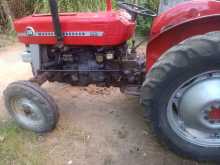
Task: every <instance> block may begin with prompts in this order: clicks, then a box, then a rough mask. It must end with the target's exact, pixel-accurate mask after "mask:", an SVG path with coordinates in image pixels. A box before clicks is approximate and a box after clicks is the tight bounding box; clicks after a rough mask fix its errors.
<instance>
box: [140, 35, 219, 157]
mask: <svg viewBox="0 0 220 165" xmlns="http://www.w3.org/2000/svg"><path fill="white" fill-rule="evenodd" d="M141 100H142V103H143V105H144V106H145V110H146V111H150V116H151V120H152V124H153V128H154V131H155V133H156V135H157V136H158V137H159V139H160V140H161V141H163V142H165V143H166V144H167V146H168V147H169V148H170V149H171V150H172V151H174V152H175V153H177V154H179V155H182V156H185V157H188V158H192V159H195V160H199V161H220V32H211V33H208V34H205V35H201V36H196V37H192V38H190V39H187V40H185V41H183V42H182V43H180V44H179V45H177V46H175V47H173V48H171V49H170V50H168V51H167V52H166V53H165V54H163V55H162V56H161V58H160V59H159V60H158V61H157V62H156V63H155V64H154V66H153V67H152V69H151V70H150V71H149V73H148V74H147V76H146V80H145V82H144V84H143V87H142V91H141Z"/></svg>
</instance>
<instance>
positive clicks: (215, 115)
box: [208, 108, 220, 123]
mask: <svg viewBox="0 0 220 165" xmlns="http://www.w3.org/2000/svg"><path fill="white" fill-rule="evenodd" d="M208 119H209V120H211V121H214V122H217V123H220V108H213V109H212V110H211V111H210V112H209V113H208Z"/></svg>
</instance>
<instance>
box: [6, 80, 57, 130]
mask: <svg viewBox="0 0 220 165" xmlns="http://www.w3.org/2000/svg"><path fill="white" fill-rule="evenodd" d="M4 99H5V105H6V109H7V111H8V112H9V114H10V115H11V116H12V118H13V119H14V120H15V121H16V122H17V123H18V124H19V125H20V126H21V127H23V128H25V129H28V130H31V131H34V132H36V133H45V132H49V131H51V130H53V129H54V128H55V126H56V124H57V121H58V117H59V114H58V107H57V105H56V103H55V101H54V100H53V99H52V97H50V96H49V95H48V94H47V92H46V91H44V90H43V89H41V88H40V86H38V85H37V84H34V83H31V82H29V81H18V82H14V83H12V84H10V85H9V86H8V87H7V88H6V90H5V91H4Z"/></svg>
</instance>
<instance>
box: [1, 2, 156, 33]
mask: <svg viewBox="0 0 220 165" xmlns="http://www.w3.org/2000/svg"><path fill="white" fill-rule="evenodd" d="M127 1H130V2H138V4H140V5H142V6H145V7H150V8H151V9H153V10H157V7H158V3H159V0H127ZM58 3H59V10H60V12H67V11H97V10H104V9H105V0H58ZM113 6H114V8H117V5H116V0H113ZM48 8H49V7H48V0H1V1H0V32H4V33H5V32H9V31H11V27H12V26H11V24H12V20H13V19H14V18H19V17H22V16H25V15H29V14H32V13H34V12H35V13H42V12H44V13H45V12H49V9H48ZM150 24H151V18H148V19H143V18H139V19H138V27H137V30H138V31H139V32H140V33H141V34H143V33H146V31H147V30H148V29H149V27H150Z"/></svg>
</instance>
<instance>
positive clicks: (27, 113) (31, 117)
mask: <svg viewBox="0 0 220 165" xmlns="http://www.w3.org/2000/svg"><path fill="white" fill-rule="evenodd" d="M10 105H11V109H12V112H13V114H14V115H13V116H14V117H15V119H16V120H17V121H18V122H19V123H20V124H22V125H24V126H25V127H38V126H40V125H42V124H43V123H44V116H43V114H42V113H41V111H40V107H39V106H38V105H37V104H35V103H34V101H33V100H31V99H29V98H26V97H13V98H12V99H11V102H10Z"/></svg>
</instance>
